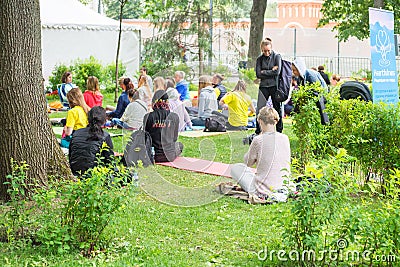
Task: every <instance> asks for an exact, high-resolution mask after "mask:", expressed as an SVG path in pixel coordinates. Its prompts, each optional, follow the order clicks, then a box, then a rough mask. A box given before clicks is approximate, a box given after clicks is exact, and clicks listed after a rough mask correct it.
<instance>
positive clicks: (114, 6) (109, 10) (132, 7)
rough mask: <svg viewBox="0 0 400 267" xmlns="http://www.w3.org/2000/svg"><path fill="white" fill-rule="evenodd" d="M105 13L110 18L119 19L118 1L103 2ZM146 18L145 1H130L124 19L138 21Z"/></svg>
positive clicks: (103, 0)
mask: <svg viewBox="0 0 400 267" xmlns="http://www.w3.org/2000/svg"><path fill="white" fill-rule="evenodd" d="M102 2H103V6H104V12H105V14H106V15H107V17H109V18H113V19H119V15H120V12H119V11H120V3H119V1H116V0H102ZM143 16H144V1H140V0H128V1H126V4H125V7H124V13H123V14H122V19H138V18H142V17H143Z"/></svg>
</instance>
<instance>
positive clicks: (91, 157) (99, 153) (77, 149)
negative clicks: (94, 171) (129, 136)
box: [69, 106, 114, 175]
mask: <svg viewBox="0 0 400 267" xmlns="http://www.w3.org/2000/svg"><path fill="white" fill-rule="evenodd" d="M88 117H89V118H88V119H89V125H88V126H87V127H86V128H82V129H79V130H76V131H75V133H74V137H73V138H72V140H71V144H70V147H69V165H70V167H71V170H72V173H73V174H74V175H82V174H83V173H85V172H86V171H87V170H88V169H91V168H93V167H95V166H96V165H98V164H99V163H100V161H102V163H109V162H110V161H111V159H112V156H113V155H114V152H113V143H112V140H111V137H110V134H109V133H107V132H105V131H103V129H102V125H103V124H104V123H105V122H106V111H105V109H104V108H102V107H99V106H95V107H93V108H92V109H91V110H90V111H89V115H88Z"/></svg>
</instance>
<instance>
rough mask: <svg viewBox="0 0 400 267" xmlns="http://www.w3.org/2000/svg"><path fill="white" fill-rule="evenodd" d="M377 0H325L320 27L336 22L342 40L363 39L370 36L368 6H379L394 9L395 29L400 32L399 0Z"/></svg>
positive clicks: (336, 28) (335, 27)
mask: <svg viewBox="0 0 400 267" xmlns="http://www.w3.org/2000/svg"><path fill="white" fill-rule="evenodd" d="M377 2H378V1H376V0H375V3H374V0H367V1H365V0H325V1H324V2H323V4H322V9H321V12H322V14H323V18H322V19H321V20H320V21H319V24H318V27H321V26H324V25H327V24H328V23H330V22H335V23H337V25H335V26H334V29H335V30H337V32H338V38H339V40H340V41H346V40H348V39H349V38H350V37H351V36H353V37H356V38H357V39H360V40H363V39H366V38H368V37H369V16H368V8H369V7H377V8H383V9H386V10H390V11H394V17H395V18H397V19H395V22H394V24H395V25H394V31H395V32H397V33H399V32H400V20H399V19H398V17H399V15H400V5H399V1H398V0H384V1H380V2H381V4H383V5H382V6H380V5H381V4H379V3H377Z"/></svg>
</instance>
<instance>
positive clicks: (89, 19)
mask: <svg viewBox="0 0 400 267" xmlns="http://www.w3.org/2000/svg"><path fill="white" fill-rule="evenodd" d="M40 17H41V23H42V64H43V77H44V78H45V79H47V78H48V77H49V76H50V75H51V72H52V70H53V69H54V67H55V66H56V65H58V64H66V65H69V64H71V63H72V61H74V60H76V59H78V58H79V59H86V58H89V57H90V56H94V57H95V58H96V59H98V60H100V61H101V62H102V64H104V65H106V64H110V63H114V64H115V58H116V53H117V43H118V33H119V21H116V20H113V19H110V18H107V17H105V16H103V15H100V14H98V13H96V12H94V11H93V10H91V9H90V8H88V7H86V6H84V5H83V4H81V3H80V2H79V1H77V0H40ZM139 59H140V29H139V28H138V27H137V26H132V25H128V24H123V26H122V36H121V47H120V53H119V62H122V63H123V64H124V65H125V66H126V68H127V74H128V75H129V76H133V74H134V73H135V72H136V71H137V70H138V68H139Z"/></svg>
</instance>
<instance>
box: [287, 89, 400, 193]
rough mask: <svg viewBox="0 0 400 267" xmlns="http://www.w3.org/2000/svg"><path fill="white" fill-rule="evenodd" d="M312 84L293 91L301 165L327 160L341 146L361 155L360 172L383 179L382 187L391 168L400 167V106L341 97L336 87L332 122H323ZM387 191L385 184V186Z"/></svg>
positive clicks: (329, 101) (329, 103) (331, 103)
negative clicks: (322, 123)
mask: <svg viewBox="0 0 400 267" xmlns="http://www.w3.org/2000/svg"><path fill="white" fill-rule="evenodd" d="M316 90H320V89H318V88H314V87H312V86H306V87H301V88H300V89H299V90H297V91H295V92H293V100H294V102H295V106H297V108H298V110H299V112H298V113H297V114H295V115H294V116H293V120H294V126H293V130H294V133H295V134H296V136H297V137H298V138H299V140H302V142H299V144H298V148H299V151H298V155H297V156H298V157H299V158H300V162H301V164H302V165H303V166H304V165H305V163H307V162H309V161H310V159H311V158H314V157H315V158H318V159H323V158H326V157H327V156H328V155H332V154H333V153H335V152H336V150H337V149H339V148H345V149H346V150H347V151H348V153H349V154H350V155H351V156H354V157H355V158H357V165H358V166H359V167H361V172H360V175H362V174H363V173H364V174H369V175H368V176H367V177H366V180H368V179H369V177H370V176H371V175H372V176H374V177H377V178H379V180H380V181H381V182H382V186H383V185H384V184H385V179H388V177H389V175H390V172H391V170H393V169H395V168H399V167H400V148H399V145H398V144H400V107H399V106H397V107H395V106H393V105H387V104H384V103H377V104H373V103H372V102H365V101H359V100H354V99H353V100H340V99H339V93H338V92H337V91H335V90H333V91H332V92H331V93H329V94H326V98H327V104H326V107H327V109H326V112H327V113H328V114H329V118H330V125H328V126H323V125H321V123H320V119H319V113H318V110H317V107H316V105H315V102H316V100H317V97H316V96H314V95H313V92H314V91H316ZM382 190H383V191H384V187H382Z"/></svg>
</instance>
